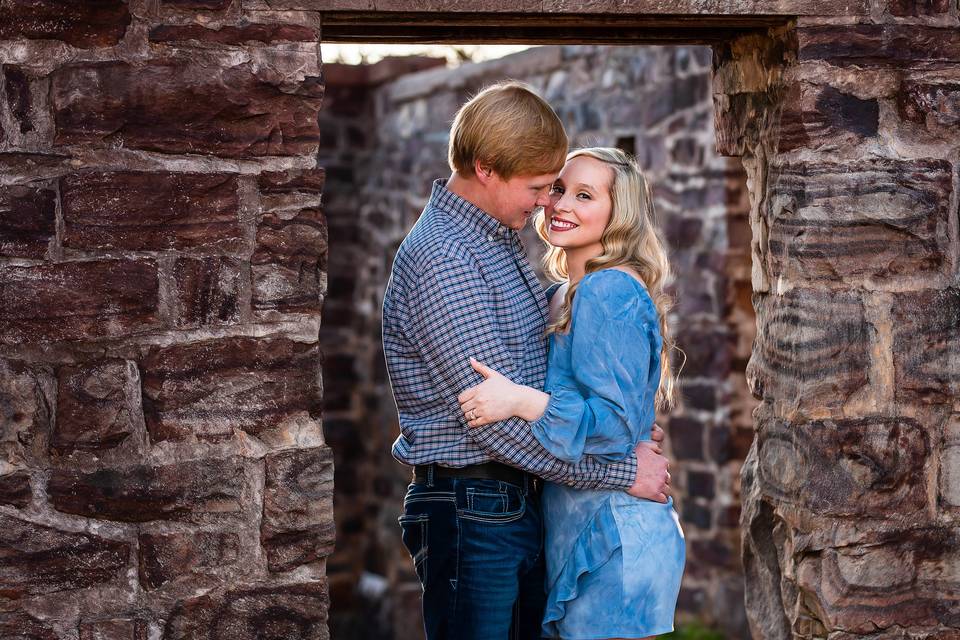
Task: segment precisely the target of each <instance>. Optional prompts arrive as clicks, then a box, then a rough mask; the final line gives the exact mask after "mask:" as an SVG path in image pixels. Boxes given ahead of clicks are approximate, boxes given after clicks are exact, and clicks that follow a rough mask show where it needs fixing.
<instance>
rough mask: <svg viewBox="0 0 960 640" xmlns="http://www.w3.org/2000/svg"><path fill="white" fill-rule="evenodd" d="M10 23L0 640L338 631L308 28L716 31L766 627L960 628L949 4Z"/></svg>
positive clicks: (700, 35) (639, 36)
mask: <svg viewBox="0 0 960 640" xmlns="http://www.w3.org/2000/svg"><path fill="white" fill-rule="evenodd" d="M412 10H416V11H421V13H417V14H413V13H409V12H411V11H412ZM425 10H430V13H422V11H425ZM3 11H4V12H5V16H4V20H3V21H2V22H0V39H2V40H0V64H2V65H3V74H2V76H3V79H2V84H3V91H2V105H0V126H2V130H3V141H2V146H0V164H2V166H3V169H4V171H3V176H2V186H0V212H2V214H3V215H2V217H0V299H2V301H3V303H2V308H0V359H2V366H0V371H2V372H3V373H2V376H0V408H2V413H0V420H2V423H0V425H2V438H0V442H2V449H0V451H2V452H3V453H2V456H3V458H2V463H3V464H2V469H0V471H2V473H3V475H2V476H0V518H2V519H3V521H4V522H5V525H6V526H4V527H3V532H2V533H0V549H2V550H3V553H2V554H0V576H2V589H0V631H2V634H3V635H11V634H24V633H26V634H28V635H29V634H32V636H33V637H38V638H68V637H69V638H76V637H78V635H79V637H80V638H88V637H89V638H94V637H110V638H141V637H146V636H147V635H148V634H149V635H150V636H160V637H164V638H188V637H189V638H219V637H231V638H238V639H242V638H247V637H250V638H253V637H263V636H264V635H265V634H267V635H271V636H273V637H287V636H291V635H293V636H297V637H303V638H322V637H325V636H326V627H325V604H324V603H325V601H326V597H327V596H326V590H325V582H324V578H323V576H324V564H323V563H324V560H323V559H324V557H325V556H326V554H327V553H329V549H330V545H331V544H332V540H331V531H332V523H331V514H330V504H329V497H330V492H331V487H330V483H331V469H330V464H329V453H328V450H327V449H326V448H325V446H324V444H323V438H322V433H321V429H320V416H321V401H322V400H321V391H320V389H321V386H320V384H319V377H318V374H319V366H320V362H321V357H322V356H321V354H320V353H319V352H318V349H317V346H316V334H317V327H318V323H319V322H320V321H321V317H320V309H321V300H322V296H323V292H324V291H325V288H326V282H325V260H326V234H325V226H324V220H323V215H322V208H321V203H320V199H319V196H320V192H321V191H322V184H323V171H322V169H320V168H317V167H315V163H314V162H313V160H312V159H313V155H314V153H315V152H316V148H317V144H318V140H319V138H320V136H323V135H325V134H326V133H327V132H324V131H321V130H319V129H318V127H317V119H316V116H317V113H318V111H319V110H320V108H321V100H322V88H323V82H322V78H321V69H320V61H319V56H318V43H319V41H320V40H322V39H323V38H325V37H327V38H338V39H350V38H360V39H363V40H373V39H376V38H375V37H374V36H377V37H380V38H382V39H387V40H395V41H399V40H404V39H418V38H419V39H423V40H443V39H453V40H459V41H466V40H471V39H482V40H487V41H495V40H497V39H525V40H528V41H542V42H545V41H558V40H563V39H567V38H571V39H574V40H582V41H593V42H618V41H622V40H629V41H631V42H634V43H636V42H663V41H665V40H670V41H675V42H701V43H702V42H707V43H710V44H711V45H713V46H714V52H715V57H714V71H715V79H714V94H715V100H716V104H717V113H718V121H717V131H718V145H719V148H720V150H721V151H722V152H723V153H728V154H732V155H740V156H742V157H743V159H744V165H745V167H746V169H747V171H748V175H749V178H750V193H751V206H752V213H751V225H752V228H753V241H752V242H753V254H754V255H753V270H754V273H753V276H754V277H753V284H754V304H755V307H756V309H757V312H758V338H757V341H756V344H755V348H754V354H753V358H752V359H751V367H750V371H749V379H750V381H751V385H752V388H753V391H754V393H755V395H756V396H757V397H758V398H760V399H761V400H762V404H761V408H760V410H759V411H758V412H757V414H756V416H755V426H756V428H757V438H756V440H755V443H754V454H753V455H752V457H751V459H750V461H749V462H748V465H747V466H746V467H745V471H744V476H743V479H744V484H745V494H746V495H747V497H748V499H747V508H746V511H745V515H744V519H743V522H742V524H743V530H744V536H745V542H746V547H745V562H746V566H747V571H748V608H749V610H750V613H751V617H752V621H753V625H754V635H755V636H756V637H763V638H789V637H796V638H815V637H826V636H827V635H828V634H829V635H830V637H831V638H856V637H864V638H878V639H879V638H884V639H886V638H890V639H893V638H904V637H908V636H913V637H939V638H949V637H954V636H957V634H958V633H960V632H958V627H960V617H958V615H957V611H958V605H957V600H956V599H957V595H956V594H957V584H958V580H960V578H958V577H957V575H956V571H955V570H954V567H955V565H956V558H957V553H958V545H957V529H956V512H957V505H960V490H958V486H960V485H958V483H957V477H958V474H960V472H958V471H957V468H958V467H957V465H958V460H960V457H958V456H957V455H956V449H957V446H958V445H957V443H958V442H960V435H958V433H960V418H958V413H957V407H956V398H957V396H958V390H960V389H958V387H960V341H957V340H956V339H955V335H956V333H957V330H958V329H960V326H958V325H960V287H958V266H960V257H958V251H960V240H958V210H957V209H958V199H957V186H958V163H960V151H958V149H960V135H958V132H957V124H958V122H960V107H958V104H960V98H958V96H960V71H958V68H960V30H958V29H957V25H958V7H957V5H956V3H955V2H948V1H946V0H930V1H922V2H921V1H916V2H911V1H909V0H876V1H874V2H870V3H867V2H865V1H861V2H853V3H846V4H843V5H840V6H837V5H836V3H829V2H818V1H817V2H789V1H787V0H780V1H771V2H762V1H758V2H752V3H748V4H741V5H735V6H734V7H733V8H731V7H728V6H726V3H711V2H686V3H683V4H680V5H676V6H674V7H671V8H670V12H671V13H669V14H665V13H664V12H663V9H662V7H661V4H660V3H658V2H652V1H650V2H648V1H647V0H630V1H629V2H624V3H619V2H616V3H614V2H610V3H606V2H602V1H601V2H596V3H587V6H586V7H581V6H575V5H573V4H571V3H567V2H563V1H557V2H548V3H546V4H544V3H539V2H538V3H534V4H530V6H527V5H526V4H523V3H520V4H519V5H517V11H516V12H515V13H505V12H502V11H501V10H499V9H498V8H497V7H490V6H487V5H485V4H484V3H483V2H480V1H477V2H471V1H467V2H456V3H446V2H443V1H438V2H435V3H433V4H432V5H430V6H428V7H424V6H423V5H422V4H420V5H419V6H417V7H414V6H413V3H409V4H408V3H401V2H389V3H386V4H382V5H381V4H378V3H376V2H374V3H370V2H366V1H364V2H360V1H355V0H338V2H337V3H335V5H334V6H333V7H331V6H330V4H329V3H326V2H320V1H319V0H316V1H315V0H242V1H241V0H160V1H159V2H152V1H150V2H148V1H147V0H129V2H122V1H121V0H102V1H100V2H96V3H84V4H83V5H82V6H80V5H70V6H69V7H65V6H64V5H63V3H60V2H57V1H55V0H40V1H38V2H30V3H26V2H12V3H7V4H6V5H4V7H3ZM571 21H575V23H576V25H577V26H578V31H577V33H576V34H575V35H571V32H570V29H569V27H570V24H571ZM378 34H379V35H378ZM91 557H95V558H97V561H96V563H95V566H96V568H97V570H96V571H90V570H89V567H90V562H89V560H90V558H91ZM198 589H199V590H200V591H202V592H203V594H202V595H197V590H198Z"/></svg>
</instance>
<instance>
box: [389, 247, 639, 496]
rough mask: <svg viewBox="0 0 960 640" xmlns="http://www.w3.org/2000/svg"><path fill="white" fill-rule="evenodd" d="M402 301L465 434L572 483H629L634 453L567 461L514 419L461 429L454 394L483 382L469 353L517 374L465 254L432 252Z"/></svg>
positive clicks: (501, 456) (506, 459)
mask: <svg viewBox="0 0 960 640" xmlns="http://www.w3.org/2000/svg"><path fill="white" fill-rule="evenodd" d="M407 301H408V304H409V305H410V316H411V318H412V320H411V327H410V330H411V338H413V341H414V343H415V344H416V345H417V347H418V348H419V349H420V351H421V353H422V354H423V357H424V361H425V363H426V364H427V366H428V367H429V368H430V370H431V373H432V375H433V377H434V383H435V386H436V389H437V392H438V393H439V394H440V395H441V397H442V399H443V401H444V403H445V404H446V405H447V406H448V410H449V411H450V414H451V415H452V416H454V417H456V419H457V420H458V421H459V422H460V424H461V425H462V426H463V428H464V433H465V434H466V433H469V436H470V437H473V438H474V440H475V441H476V442H477V444H478V445H479V446H480V447H481V448H482V449H483V450H484V451H485V452H486V453H487V454H488V455H490V456H491V457H492V458H494V459H496V460H498V461H500V462H503V463H506V464H509V465H511V466H514V467H519V468H521V469H524V470H526V471H529V472H531V473H533V474H536V475H538V476H540V477H542V478H544V479H546V480H550V481H553V482H560V483H563V484H567V485H570V486H573V487H576V488H581V489H594V488H602V489H622V490H626V489H628V488H630V487H632V486H633V485H634V483H635V480H636V478H637V458H636V455H633V454H632V455H631V456H629V457H628V458H627V459H626V460H623V461H621V462H617V463H613V464H610V465H603V464H600V463H598V462H597V461H595V460H594V459H592V458H590V457H585V458H584V459H583V460H581V461H580V462H578V463H577V464H569V463H566V462H563V461H561V460H559V459H557V458H556V457H554V456H553V455H551V454H550V453H549V452H548V451H547V450H546V449H545V448H544V447H543V445H541V444H540V442H539V441H537V439H536V438H535V437H534V436H533V434H532V433H531V431H530V428H529V426H528V424H527V423H526V422H524V421H523V420H521V419H519V418H515V417H514V418H510V419H508V420H504V421H502V422H499V423H496V427H497V428H495V429H492V428H490V429H469V428H468V427H467V424H466V418H465V417H464V416H463V413H462V412H461V411H460V405H459V403H458V402H457V396H458V395H460V393H462V392H463V391H465V390H466V389H468V388H470V387H472V386H474V385H476V384H477V383H479V382H480V381H481V380H482V378H481V377H480V375H479V374H477V373H476V372H475V371H474V370H473V368H472V367H471V366H470V357H471V356H472V357H475V358H477V359H478V360H480V361H481V362H484V363H485V364H487V365H489V366H490V367H492V368H494V369H496V370H497V371H500V372H501V373H503V374H504V375H505V376H507V377H508V378H510V379H512V380H519V372H518V371H517V367H516V363H515V362H513V359H512V358H511V356H510V354H509V352H508V350H507V348H506V345H505V344H504V342H503V337H502V334H501V332H500V328H499V325H498V322H497V318H496V317H494V315H493V313H492V312H491V309H492V308H493V302H492V299H491V295H490V288H489V286H488V285H487V283H486V282H485V281H484V280H483V278H482V277H481V275H480V273H479V271H478V269H477V268H476V267H475V266H474V265H472V264H470V263H469V261H468V260H467V259H466V258H462V257H457V256H443V255H438V256H436V257H435V259H433V260H431V262H430V264H426V265H422V268H421V270H420V273H419V277H418V281H417V283H416V284H415V286H414V287H413V288H412V289H411V290H410V291H409V292H408V300H407Z"/></svg>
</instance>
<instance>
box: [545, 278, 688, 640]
mask: <svg viewBox="0 0 960 640" xmlns="http://www.w3.org/2000/svg"><path fill="white" fill-rule="evenodd" d="M661 345H662V338H661V336H660V331H659V324H658V322H657V311H656V307H655V306H654V304H653V300H651V299H650V296H649V294H648V293H647V290H646V289H645V288H644V287H643V285H642V284H641V283H640V282H639V281H637V280H636V279H635V278H633V277H632V276H630V275H629V274H627V273H624V272H622V271H619V270H615V269H604V270H601V271H597V272H594V273H590V274H588V275H586V276H585V277H584V278H583V279H582V280H581V281H580V285H579V287H578V288H577V292H576V295H575V296H574V300H573V311H572V322H571V328H570V331H569V332H568V333H567V334H560V335H558V334H556V333H554V334H551V341H550V355H549V366H548V369H547V380H546V384H545V389H544V390H545V391H547V392H548V393H549V394H550V401H549V403H548V404H547V408H546V411H545V412H544V415H543V416H542V417H541V418H540V419H539V420H537V421H535V422H532V423H530V427H531V431H532V432H533V433H534V435H535V436H536V437H537V439H538V440H539V441H540V442H541V443H542V444H543V446H544V447H545V448H546V449H547V450H548V451H550V452H551V453H552V454H553V455H555V456H557V457H558V458H561V459H563V460H566V461H568V462H570V463H576V461H578V460H580V459H581V458H583V456H585V455H589V456H592V457H594V458H595V459H602V460H607V461H614V460H619V459H622V458H623V457H624V456H626V455H628V454H629V452H631V451H633V449H634V448H635V447H636V445H637V443H639V442H640V441H641V440H649V439H650V431H651V428H652V427H653V422H654V418H655V409H654V396H655V394H656V390H657V387H658V386H659V382H660V349H661ZM543 503H544V525H545V528H546V554H547V587H548V594H547V608H546V614H545V616H544V627H543V631H544V634H545V635H546V636H547V637H551V638H556V637H562V638H564V639H566V640H581V639H587V638H613V637H630V638H637V637H645V636H649V635H656V634H661V633H667V632H669V631H671V630H672V629H673V615H674V610H675V609H676V602H677V595H678V594H679V591H680V579H681V577H682V574H683V566H684V556H685V545H684V539H683V532H682V530H681V529H680V523H679V519H678V518H677V514H676V511H675V510H674V509H673V501H672V499H671V500H670V501H669V502H668V504H660V503H657V502H652V501H648V500H640V499H636V498H632V497H630V496H629V495H627V494H626V493H623V492H620V491H604V490H575V489H570V488H568V487H564V486H560V485H557V484H553V483H548V484H547V486H546V487H545V490H544V496H543Z"/></svg>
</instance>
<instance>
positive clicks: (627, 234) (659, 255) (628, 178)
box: [535, 147, 682, 410]
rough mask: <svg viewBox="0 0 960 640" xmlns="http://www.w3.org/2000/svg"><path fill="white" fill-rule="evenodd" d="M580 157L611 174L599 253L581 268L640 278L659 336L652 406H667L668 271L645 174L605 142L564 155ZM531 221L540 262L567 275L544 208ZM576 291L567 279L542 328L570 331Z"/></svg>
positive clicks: (670, 388) (671, 379)
mask: <svg viewBox="0 0 960 640" xmlns="http://www.w3.org/2000/svg"><path fill="white" fill-rule="evenodd" d="M579 157H588V158H594V159H596V160H599V161H600V162H603V163H604V164H606V165H607V166H608V167H610V171H611V173H612V179H611V182H610V201H611V203H612V210H611V212H610V221H609V222H608V223H607V228H606V229H604V231H603V235H602V236H601V238H600V243H601V245H602V246H603V253H601V254H600V255H599V256H597V257H596V258H592V259H590V260H588V261H587V265H586V273H592V272H594V271H599V270H600V269H609V268H611V267H621V266H622V267H629V268H631V269H633V270H634V271H635V272H636V273H637V274H638V275H639V276H640V278H641V279H642V280H643V283H644V285H645V286H646V288H647V291H648V293H649V294H650V297H651V299H652V300H653V303H654V306H656V309H657V315H658V316H659V320H660V335H661V336H662V338H663V347H662V349H661V352H660V386H659V388H658V389H657V395H656V399H655V402H656V407H657V408H658V409H661V410H667V409H670V408H671V407H673V406H674V404H675V402H676V394H677V392H676V377H675V375H674V374H673V368H672V367H671V364H670V352H671V351H672V350H673V349H675V348H676V345H675V344H674V341H673V338H672V334H671V332H670V327H669V325H668V323H667V314H668V312H669V311H670V309H671V308H672V307H673V298H672V297H671V296H670V295H669V294H668V293H666V292H665V291H664V289H665V287H666V285H667V284H668V283H669V281H670V279H671V272H670V263H669V262H668V260H667V251H666V248H665V243H664V241H663V239H662V237H661V234H660V231H659V229H658V228H657V224H656V216H655V213H654V208H653V198H652V196H651V193H650V185H649V184H648V183H647V180H646V178H644V175H643V171H641V169H640V166H639V165H638V164H637V161H636V159H635V158H633V157H632V156H630V155H629V154H627V153H625V152H623V151H621V150H620V149H614V148H606V147H592V148H588V149H577V150H575V151H571V152H570V153H569V154H567V162H570V161H571V160H573V159H574V158H579ZM535 224H536V229H537V233H538V234H539V235H540V238H541V239H542V240H543V241H544V242H545V243H546V244H547V252H546V255H544V257H543V266H544V268H545V270H546V272H547V275H549V276H550V277H551V278H553V279H554V280H558V281H563V280H566V279H567V277H568V272H567V257H566V254H565V253H564V251H563V249H561V248H560V247H555V246H553V245H551V244H550V242H549V240H548V236H547V225H548V222H547V220H546V216H545V214H544V212H543V211H541V212H540V213H538V214H537V218H536V223H535ZM576 293H577V283H570V286H569V287H568V289H567V294H566V296H565V297H564V300H563V306H562V307H561V308H560V313H559V315H558V316H557V320H556V322H554V323H553V324H551V325H550V326H549V327H548V328H547V333H552V332H559V333H566V332H567V331H569V329H570V321H571V315H572V309H573V298H574V296H575V295H576ZM677 350H678V351H679V349H677ZM681 353H682V352H681Z"/></svg>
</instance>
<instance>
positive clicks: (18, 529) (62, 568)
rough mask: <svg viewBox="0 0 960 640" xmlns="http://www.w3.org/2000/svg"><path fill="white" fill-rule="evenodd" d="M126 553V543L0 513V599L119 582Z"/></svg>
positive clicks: (125, 560)
mask: <svg viewBox="0 0 960 640" xmlns="http://www.w3.org/2000/svg"><path fill="white" fill-rule="evenodd" d="M129 555H130V545H129V544H127V543H126V542H119V541H116V540H108V539H106V538H101V537H98V536H95V535H91V534H87V533H72V532H68V531H59V530H57V529H53V528H51V527H46V526H42V525H39V524H35V523H32V522H28V521H27V520H21V519H19V518H15V517H13V516H9V515H6V514H2V513H0V598H2V599H8V600H17V599H20V598H22V597H24V596H27V595H37V594H45V593H55V592H58V591H68V590H74V589H83V588H86V587H91V586H93V585H98V584H104V583H108V582H115V581H118V580H120V579H122V577H123V573H124V570H125V569H126V566H127V560H128V559H129ZM0 629H2V625H0ZM3 637H9V636H3Z"/></svg>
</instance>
